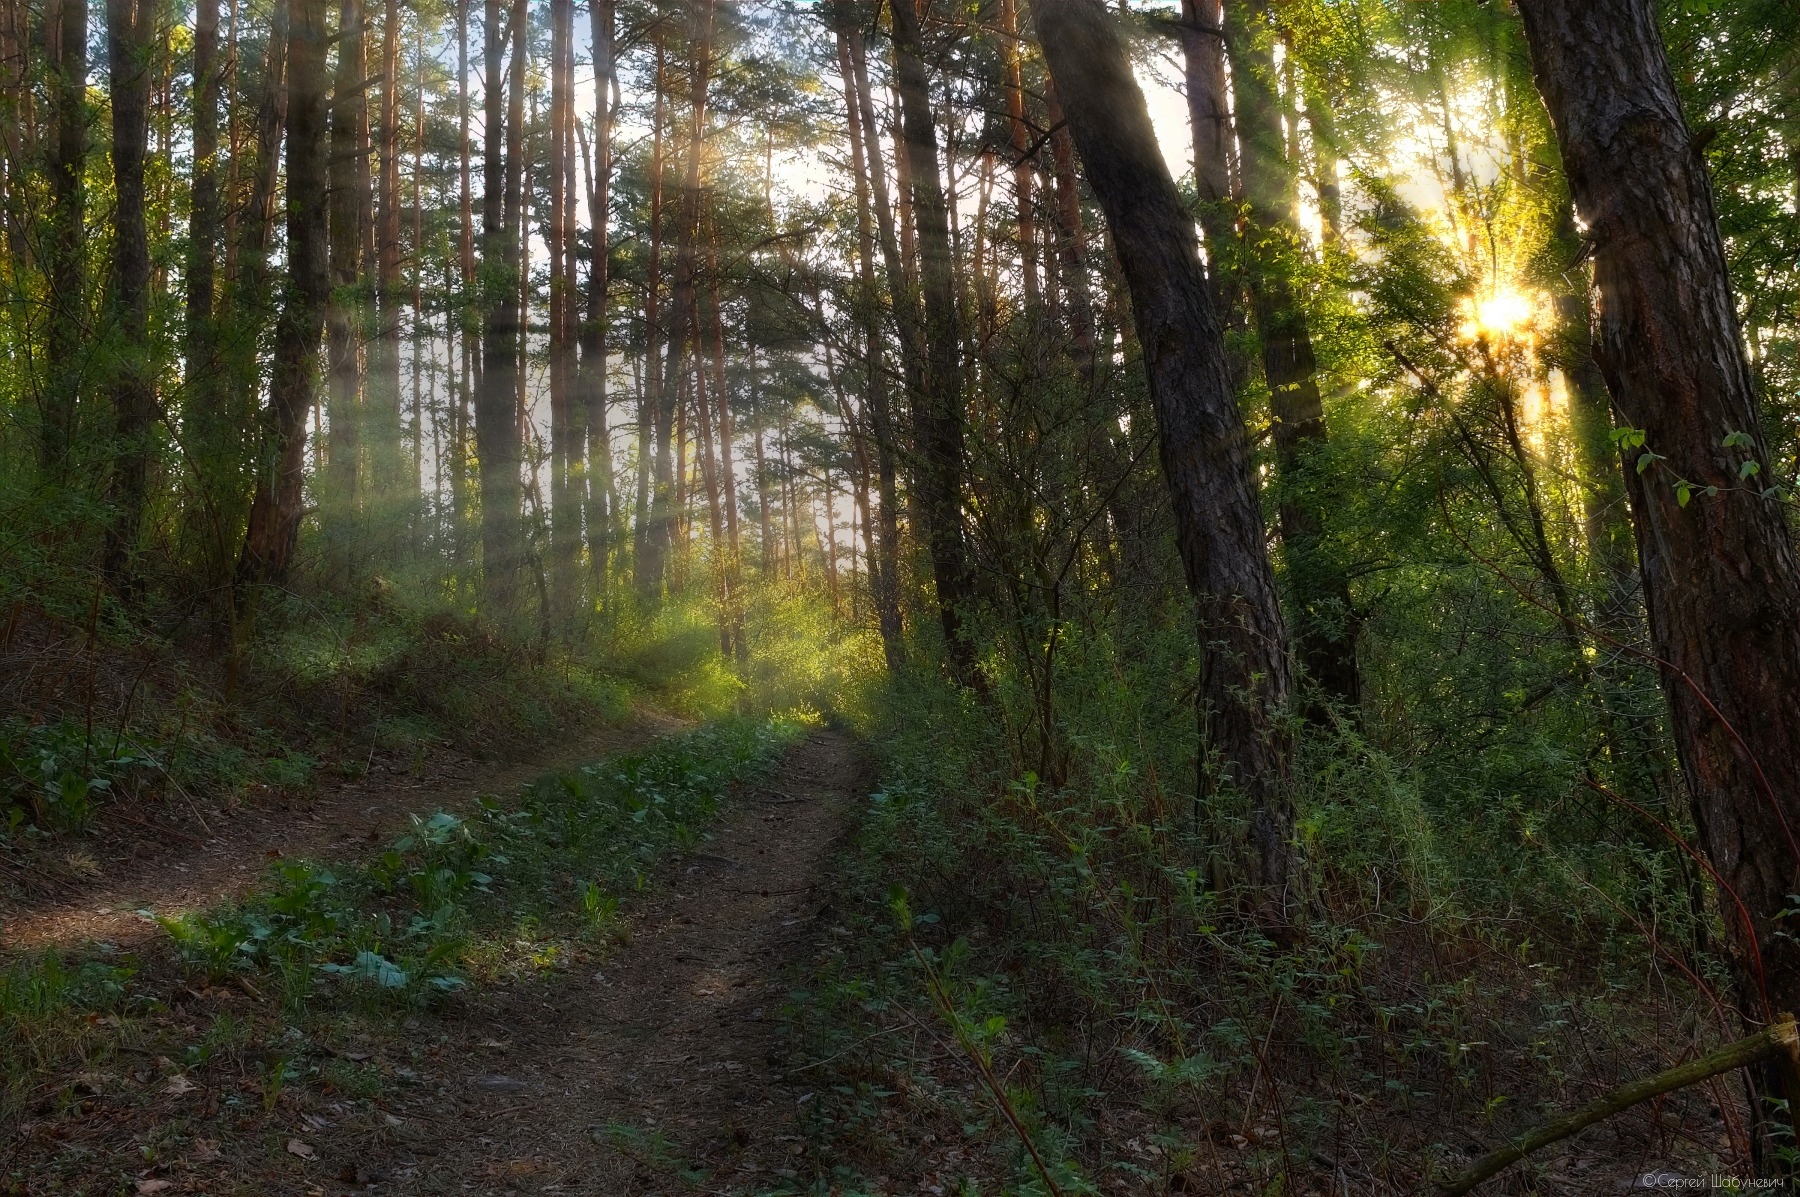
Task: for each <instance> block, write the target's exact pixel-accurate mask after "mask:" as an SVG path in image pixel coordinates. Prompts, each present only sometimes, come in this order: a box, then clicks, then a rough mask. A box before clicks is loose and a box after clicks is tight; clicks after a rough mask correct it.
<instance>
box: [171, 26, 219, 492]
mask: <svg viewBox="0 0 1800 1197" xmlns="http://www.w3.org/2000/svg"><path fill="white" fill-rule="evenodd" d="M222 76H223V72H222V71H220V69H219V0H196V3H195V5H194V87H193V138H194V168H193V181H192V184H191V188H190V191H189V201H188V252H187V262H186V266H185V268H184V274H185V275H186V280H185V281H186V292H187V294H186V295H185V297H184V299H185V305H184V306H185V309H186V311H185V323H186V328H185V329H184V337H183V342H182V356H183V359H184V362H183V366H184V368H183V370H182V380H183V384H184V389H185V390H186V392H187V394H186V402H185V404H184V405H183V406H184V409H185V413H186V420H187V421H188V424H189V427H190V428H191V429H192V430H193V433H192V435H191V437H190V447H189V452H190V454H192V455H193V460H191V461H190V463H189V465H190V469H191V470H192V471H193V472H194V474H195V477H196V478H197V479H198V482H199V488H200V491H201V493H202V494H203V495H205V496H207V499H206V501H205V504H204V506H205V507H206V508H207V509H208V510H210V509H212V508H214V507H215V506H216V505H217V503H218V501H219V499H220V497H221V496H220V495H219V493H218V490H219V483H220V481H222V479H223V477H224V474H225V470H226V469H227V468H229V463H228V462H227V461H226V460H225V458H226V457H227V455H228V453H229V445H230V441H229V439H227V435H226V433H225V430H224V428H222V427H221V425H222V424H223V417H224V416H225V414H226V413H225V412H224V411H222V410H221V397H222V395H223V387H222V385H221V384H222V381H223V380H222V378H221V376H220V373H219V366H220V361H219V350H218V342H217V335H216V333H215V331H214V328H213V305H214V300H215V298H216V297H217V293H218V280H217V273H216V271H215V269H214V260H215V259H216V258H217V257H218V254H219V226H220V224H221V222H222V220H223V205H222V204H221V203H220V199H219V104H220V95H221V92H222V88H221V80H222Z"/></svg>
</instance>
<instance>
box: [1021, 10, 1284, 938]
mask: <svg viewBox="0 0 1800 1197" xmlns="http://www.w3.org/2000/svg"><path fill="white" fill-rule="evenodd" d="M1035 8H1036V15H1037V27H1038V34H1039V37H1040V38H1041V40H1042V43H1043V47H1044V57H1045V59H1046V61H1047V63H1048V65H1049V67H1050V73H1051V75H1052V77H1053V78H1054V79H1055V80H1056V91H1057V95H1058V96H1059V97H1060V98H1061V100H1062V104H1063V109H1064V111H1065V112H1066V113H1067V115H1068V121H1069V130H1070V132H1071V133H1072V134H1073V135H1074V138H1075V146H1076V149H1077V150H1078V151H1079V152H1080V154H1081V159H1082V162H1083V164H1084V165H1085V166H1086V168H1087V177H1088V182H1089V184H1090V185H1091V186H1092V187H1093V189H1094V193H1095V195H1096V196H1098V197H1099V200H1100V204H1101V207H1102V208H1103V209H1104V211H1105V213H1106V219H1107V223H1108V225H1110V227H1111V229H1112V235H1113V244H1114V246H1115V247H1116V249H1117V251H1118V255H1119V261H1120V265H1121V266H1122V267H1123V269H1124V273H1125V278H1126V282H1127V284H1128V285H1129V287H1130V290H1131V300H1132V308H1133V311H1134V312H1135V314H1136V318H1137V320H1136V323H1137V333H1138V340H1139V342H1140V344H1141V345H1142V347H1143V353H1144V366H1145V369H1146V371H1147V373H1148V375H1149V383H1150V397H1151V401H1152V404H1153V405H1154V407H1155V410H1156V419H1157V431H1158V434H1159V442H1160V449H1161V454H1162V463H1163V471H1164V473H1165V474H1166V475H1167V477H1168V482H1169V491H1170V495H1171V498H1172V500H1173V503H1174V509H1175V535H1176V544H1177V547H1178V548H1179V549H1180V552H1181V560H1182V564H1183V566H1184V569H1185V572H1186V576H1187V582H1188V586H1189V588H1190V589H1191V590H1192V591H1193V594H1194V598H1195V600H1196V603H1197V604H1198V608H1199V610H1198V614H1199V639H1200V690H1199V698H1200V701H1199V708H1200V732H1201V746H1202V748H1201V751H1202V753H1203V760H1202V765H1201V770H1200V774H1201V786H1202V790H1203V793H1204V792H1206V791H1207V790H1209V789H1212V790H1216V789H1218V788H1220V787H1226V788H1229V789H1231V790H1235V791H1237V792H1238V793H1240V794H1241V795H1242V796H1243V798H1244V800H1245V801H1246V803H1247V805H1248V826H1249V833H1250V840H1251V843H1250V851H1249V853H1248V854H1247V859H1246V860H1245V861H1244V866H1245V871H1246V873H1247V874H1248V879H1249V881H1250V883H1251V885H1252V886H1254V887H1255V888H1256V889H1257V890H1258V891H1259V892H1258V896H1257V903H1258V905H1259V907H1260V908H1261V910H1262V912H1263V913H1264V915H1265V917H1271V918H1274V919H1276V920H1280V919H1283V918H1285V915H1286V911H1287V907H1288V905H1289V901H1290V898H1289V894H1288V892H1287V891H1288V886H1289V882H1290V880H1291V876H1290V875H1291V872H1292V864H1291V861H1292V848H1291V845H1290V837H1291V834H1292V821H1293V815H1292V808H1291V805H1290V796H1289V792H1288V791H1289V784H1288V783H1289V777H1290V772H1291V760H1290V751H1289V740H1288V735H1287V733H1286V732H1285V731H1284V729H1283V724H1282V719H1281V717H1282V714H1283V711H1284V708H1285V707H1286V706H1287V703H1288V697H1289V689H1290V682H1289V677H1288V658H1287V633H1286V630H1285V629H1284V627H1283V625H1282V620H1281V609H1280V606H1279V604H1278V603H1277V601H1276V597H1275V581H1274V576H1273V572H1272V570H1271V568H1270V565H1269V557H1268V552H1267V549H1266V548H1265V546H1264V540H1263V526H1262V513H1261V510H1260V508H1259V506H1258V501H1257V493H1256V480H1255V477H1254V475H1253V473H1252V471H1251V464H1250V448H1249V440H1248V437H1247V436H1246V434H1245V431H1244V424H1243V419H1242V417H1241V416H1240V415H1239V413H1238V408H1237V401H1236V398H1235V397H1234V396H1233V394H1232V391H1231V384H1230V380H1229V378H1228V377H1227V374H1226V368H1225V344H1224V338H1223V336H1222V335H1221V333H1220V328H1219V321H1218V318H1217V316H1216V315H1215V313H1214V311H1213V302H1212V296H1211V294H1210V293H1209V291H1208V289H1207V285H1206V279H1205V276H1204V274H1203V273H1202V272H1201V269H1200V255H1199V246H1198V245H1197V243H1196V241H1195V236H1194V223H1193V218H1192V217H1191V216H1190V215H1189V214H1188V213H1187V211H1186V210H1185V209H1184V208H1183V206H1182V204H1181V199H1180V196H1179V195H1178V194H1177V193H1176V190H1175V184H1174V181H1173V180H1171V179H1170V178H1169V172H1168V167H1167V166H1166V165H1165V163H1164V161H1163V158H1162V151H1161V150H1160V149H1159V148H1158V147H1157V143H1156V134H1155V132H1154V130H1153V129H1152V127H1151V124H1150V116H1149V111H1148V109H1147V107H1146V105H1145V102H1144V96H1143V92H1142V91H1140V90H1139V88H1138V85H1137V81H1136V79H1135V78H1134V77H1133V75H1132V73H1131V66H1130V62H1129V60H1128V59H1127V57H1126V53H1125V47H1124V44H1123V42H1122V41H1121V40H1120V37H1119V35H1118V33H1117V31H1116V30H1115V29H1114V28H1113V24H1112V18H1111V17H1110V16H1109V15H1108V14H1107V12H1106V10H1105V9H1104V8H1103V7H1102V6H1101V5H1100V3H1098V0H1038V2H1037V4H1036V6H1035Z"/></svg>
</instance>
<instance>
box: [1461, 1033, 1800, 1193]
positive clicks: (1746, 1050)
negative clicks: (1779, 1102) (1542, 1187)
mask: <svg viewBox="0 0 1800 1197" xmlns="http://www.w3.org/2000/svg"><path fill="white" fill-rule="evenodd" d="M1796 1052H1800V1032H1796V1030H1795V1027H1794V1016H1793V1015H1792V1014H1783V1015H1782V1016H1781V1017H1780V1018H1778V1019H1777V1020H1776V1021H1775V1023H1774V1024H1773V1025H1771V1026H1768V1027H1765V1028H1763V1029H1762V1030H1761V1031H1758V1032H1757V1033H1756V1034H1754V1035H1751V1036H1750V1037H1749V1038H1747V1039H1740V1040H1738V1041H1737V1042H1736V1043H1730V1044H1727V1045H1726V1046H1724V1047H1722V1048H1720V1049H1719V1050H1718V1051H1716V1052H1714V1053H1713V1054H1712V1055H1710V1056H1702V1057H1701V1058H1700V1059H1698V1060H1695V1061H1693V1062H1692V1063H1689V1064H1682V1065H1679V1066H1677V1067H1675V1068H1671V1069H1668V1070H1667V1071H1665V1072H1659V1073H1657V1074H1656V1075H1655V1076H1651V1077H1645V1078H1644V1079H1643V1080H1639V1081H1633V1082H1631V1083H1630V1084H1629V1085H1624V1086H1621V1087H1620V1088H1617V1089H1614V1090H1613V1091H1612V1092H1611V1093H1608V1094H1607V1095H1606V1096H1605V1097H1602V1098H1600V1099H1599V1100H1597V1101H1594V1102H1591V1103H1589V1104H1588V1105H1586V1106H1584V1107H1582V1108H1581V1109H1579V1110H1577V1111H1575V1112H1574V1113H1573V1114H1568V1115H1565V1116H1563V1117H1561V1118H1558V1119H1556V1120H1555V1121H1554V1122H1546V1123H1545V1124H1544V1125H1542V1126H1540V1127H1538V1128H1537V1129H1535V1130H1531V1131H1527V1132H1526V1133H1525V1134H1523V1135H1520V1136H1519V1137H1518V1138H1516V1139H1514V1140H1513V1141H1512V1142H1511V1143H1508V1144H1507V1145H1506V1146H1505V1147H1502V1148H1500V1149H1499V1150H1498V1151H1493V1152H1489V1153H1488V1154H1487V1155H1485V1156H1483V1157H1482V1158H1481V1159H1479V1160H1477V1161H1476V1162H1475V1164H1474V1165H1473V1166H1472V1167H1471V1168H1469V1169H1468V1171H1466V1172H1464V1173H1462V1174H1461V1175H1460V1176H1458V1177H1456V1178H1455V1179H1454V1180H1451V1181H1449V1182H1448V1183H1447V1184H1445V1185H1444V1186H1443V1187H1442V1188H1440V1189H1439V1190H1438V1197H1462V1195H1463V1194H1464V1193H1467V1192H1468V1191H1469V1190H1470V1189H1473V1188H1474V1187H1475V1186H1476V1185H1478V1184H1480V1183H1481V1182H1482V1181H1484V1180H1487V1179H1489V1178H1490V1177H1492V1176H1494V1175H1496V1174H1497V1173H1499V1172H1501V1171H1503V1170H1505V1169H1506V1168H1509V1167H1511V1166H1512V1165H1513V1164H1516V1163H1518V1162H1519V1161H1520V1160H1522V1159H1524V1158H1525V1157H1526V1156H1528V1155H1530V1154H1531V1153H1532V1152H1534V1151H1537V1150H1538V1149H1540V1148H1543V1147H1548V1146H1549V1145H1550V1144H1552V1143H1557V1142H1561V1141H1562V1140H1563V1139H1566V1138H1568V1137H1569V1136H1570V1135H1573V1134H1577V1133H1579V1132H1581V1131H1584V1130H1586V1129H1587V1128H1588V1127H1590V1126H1592V1125H1594V1123H1596V1122H1601V1121H1603V1120H1605V1119H1607V1118H1611V1117H1612V1116H1613V1115H1614V1114H1617V1113H1620V1112H1622V1111H1624V1110H1628V1109H1630V1108H1631V1107H1632V1106H1635V1105H1637V1104H1638V1103H1639V1102H1644V1101H1648V1100H1650V1099H1651V1098H1652V1097H1659V1096H1661V1095H1662V1094H1664V1093H1671V1092H1673V1091H1674V1090H1676V1089H1685V1088H1686V1087H1687V1086H1689V1085H1696V1084H1699V1083H1700V1082H1701V1081H1705V1080H1710V1079H1711V1078H1713V1077H1715V1076H1718V1075H1719V1074H1720V1073H1722V1072H1730V1071H1732V1070H1733V1069H1737V1068H1742V1067H1743V1066H1744V1065H1746V1064H1754V1063H1755V1062H1756V1061H1758V1060H1762V1059H1765V1058H1767V1057H1769V1056H1773V1055H1782V1056H1786V1057H1788V1058H1789V1059H1792V1058H1793V1057H1794V1055H1795V1054H1796Z"/></svg>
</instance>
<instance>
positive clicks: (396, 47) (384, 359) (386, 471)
mask: <svg viewBox="0 0 1800 1197" xmlns="http://www.w3.org/2000/svg"><path fill="white" fill-rule="evenodd" d="M377 160H378V162H379V164H380V176H379V182H378V188H377V207H376V211H377V213H378V216H377V218H376V222H375V259H374V262H373V263H372V264H373V265H374V267H375V330H374V335H373V336H372V337H371V338H370V340H369V361H368V370H369V377H368V383H367V386H366V388H365V390H366V394H365V399H364V406H365V408H366V411H367V415H368V429H369V436H368V441H369V444H368V456H369V489H370V491H371V492H372V493H371V496H370V497H371V500H372V505H373V507H374V511H373V515H374V517H375V518H374V529H375V530H377V531H378V534H379V535H380V537H381V542H382V547H383V550H384V552H383V554H382V555H383V557H384V558H386V559H387V560H392V559H393V556H394V555H395V554H396V553H398V552H399V551H400V550H401V549H402V546H403V544H404V541H405V523H404V516H405V512H406V508H407V507H408V506H409V505H410V503H411V501H412V499H413V497H414V493H413V492H414V491H415V490H416V489H417V479H416V478H414V479H412V480H411V482H410V484H409V475H410V474H411V471H410V470H409V469H408V463H407V458H406V454H405V451H404V450H403V449H402V447H401V440H402V423H403V422H402V420H401V417H400V409H401V398H400V326H401V324H402V323H403V320H402V317H401V312H402V310H403V309H404V308H405V306H406V293H405V292H406V287H405V280H404V279H403V278H402V277H401V246H400V207H401V202H400V4H399V0H385V4H384V7H383V13H382V25H381V127H380V130H379V142H378V146H377Z"/></svg>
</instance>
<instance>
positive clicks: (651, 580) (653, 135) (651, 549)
mask: <svg viewBox="0 0 1800 1197" xmlns="http://www.w3.org/2000/svg"><path fill="white" fill-rule="evenodd" d="M664 38H665V33H664V29H663V25H662V22H660V21H658V22H656V23H655V24H654V25H653V27H652V30H651V43H652V45H653V46H654V47H655V52H656V72H655V76H654V81H653V84H652V89H653V90H654V92H655V93H656V102H655V107H654V109H653V111H652V115H651V118H650V126H651V128H650V261H649V266H648V270H647V273H646V277H645V280H644V386H643V393H642V394H641V395H640V396H639V403H638V463H639V464H638V502H637V536H636V564H635V566H634V569H635V572H636V578H635V579H634V580H635V581H636V583H637V590H638V596H639V597H640V598H646V599H647V598H651V597H654V596H655V595H656V594H658V593H659V592H660V591H661V589H662V582H663V563H664V561H665V560H666V559H667V557H668V550H669V538H668V525H667V523H666V522H664V520H663V515H664V514H665V511H666V508H667V506H668V502H669V500H668V495H669V490H670V487H671V485H672V480H671V479H670V476H669V472H670V469H671V465H670V462H671V448H670V445H669V431H670V427H671V425H672V424H673V417H674V413H673V412H670V413H668V416H669V418H668V419H664V412H663V363H662V338H663V326H662V245H663V207H664V205H663V198H664V181H665V180H664V173H665V170H666V167H667V163H668V151H667V135H666V133H665V130H666V129H667V128H668V124H669V87H668V51H667V49H666V47H665V45H664ZM658 496H660V498H659V497H658Z"/></svg>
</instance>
